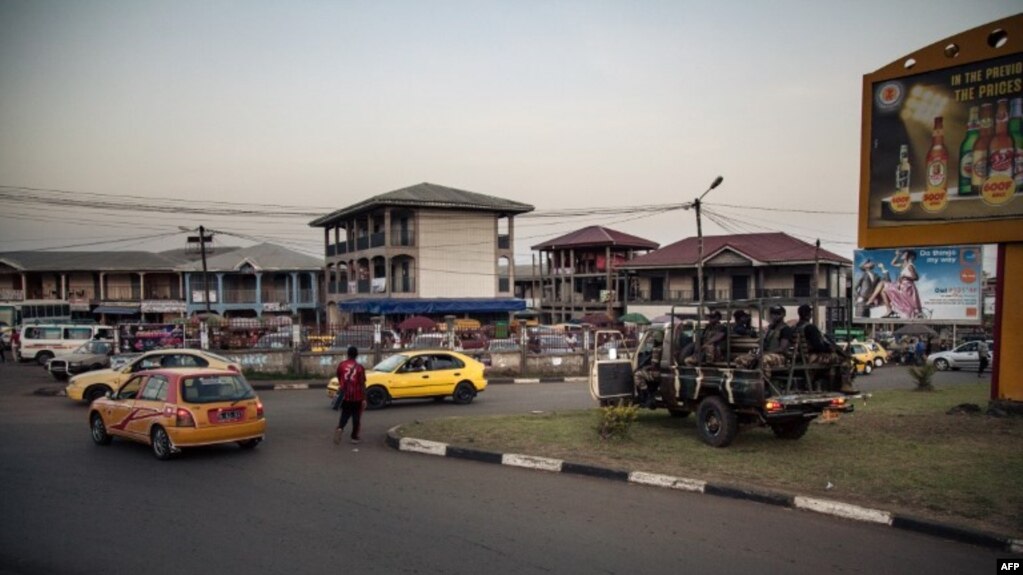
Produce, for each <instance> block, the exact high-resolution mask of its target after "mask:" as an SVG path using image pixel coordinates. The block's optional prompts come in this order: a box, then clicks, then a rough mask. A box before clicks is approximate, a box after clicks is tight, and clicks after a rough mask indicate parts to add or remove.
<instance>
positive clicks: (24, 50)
mask: <svg viewBox="0 0 1023 575" xmlns="http://www.w3.org/2000/svg"><path fill="white" fill-rule="evenodd" d="M1021 6H1023V3H1020V2H1019V1H1017V0H999V1H995V0H971V1H969V2H963V1H961V0H960V1H947V0H905V1H899V0H896V1H892V0H887V1H876V0H864V1H860V2H839V1H830V2H820V1H813V0H779V1H772V2H754V1H732V2H712V1H708V2H698V1H685V0H675V1H665V2H660V1H628V2H626V1H618V2H602V1H595V0H588V1H579V2H565V1H560V2H533V1H506V2H488V1H464V2H463V1H434V2H429V1H408V2H406V1H366V2H355V1H342V0H335V1H329V2H327V1H322V2H321V1H288V2H284V1H274V2H271V1H259V0H246V1H225V0H212V1H202V2H199V1H191V0H182V1H175V2H154V1H148V0H124V1H113V0H111V1H95V0H93V1H90V0H82V1H79V2H61V1H47V0H33V1H27V0H26V1H16V0H0V202H2V203H0V251H13V250H33V249H57V248H60V249H91V250H121V249H150V250H159V249H170V248H175V247H183V246H184V244H185V236H186V235H187V234H185V233H182V232H181V229H180V228H182V227H184V228H194V227H197V226H199V225H204V226H206V227H207V228H212V229H215V230H217V231H218V234H217V238H216V241H217V242H218V243H219V244H223V245H249V244H251V243H254V242H257V241H271V242H274V243H279V244H281V245H285V246H287V247H291V248H293V249H298V250H301V251H304V252H306V253H310V254H313V255H322V253H323V247H322V246H323V232H322V230H321V229H319V228H310V227H308V222H309V221H311V220H312V219H314V217H315V215H321V214H325V213H328V212H330V211H333V210H335V209H338V208H341V207H345V206H348V205H351V204H354V203H356V202H359V201H361V200H363V199H366V198H368V197H371V196H374V195H377V194H382V193H385V192H389V191H392V190H396V189H399V188H404V187H407V186H411V185H415V184H418V183H421V182H431V183H434V184H439V185H444V186H450V187H454V188H460V189H464V190H469V191H474V192H479V193H483V194H488V195H493V196H497V197H502V198H507V199H511V200H515V201H519V202H525V203H528V204H531V205H533V206H535V207H536V211H537V214H542V213H544V212H555V213H556V212H558V211H559V210H570V209H586V208H621V212H620V213H610V214H606V213H605V214H602V215H600V216H599V217H598V216H592V215H591V216H571V217H570V216H565V217H560V218H540V217H530V216H520V217H519V218H517V219H516V223H515V232H516V253H517V259H519V260H520V261H528V260H529V257H530V256H529V254H530V251H529V247H530V246H531V245H535V244H538V243H541V242H543V241H545V240H547V239H551V238H554V237H557V236H559V235H562V234H565V233H568V232H570V231H573V230H575V229H579V228H581V227H584V226H587V225H595V224H596V225H605V226H608V227H611V228H613V229H617V230H620V231H623V232H626V233H630V234H634V235H638V236H640V237H643V238H646V239H649V240H653V241H655V242H658V243H660V244H661V245H667V244H669V243H672V242H675V241H678V240H681V239H683V238H685V237H689V236H693V235H695V233H696V229H695V228H696V222H695V217H694V214H693V212H692V211H684V210H678V209H676V210H669V209H664V210H659V211H657V212H655V213H653V214H652V215H651V213H650V212H638V213H637V212H634V211H630V210H632V209H634V208H635V207H636V206H639V205H669V204H681V203H683V202H687V201H690V200H692V199H694V198H695V197H697V196H699V195H700V194H702V193H703V192H704V191H705V190H706V189H707V187H708V186H709V184H710V182H711V181H713V180H714V178H715V177H717V176H718V175H720V176H722V177H723V178H724V181H723V183H722V185H721V186H720V187H718V188H717V189H715V190H714V191H713V192H711V193H710V194H709V195H708V196H707V197H706V198H705V204H704V208H705V209H704V212H705V214H706V215H707V217H705V218H704V221H703V224H704V225H703V231H704V234H705V235H714V234H723V233H733V232H763V231H784V232H787V233H789V234H791V235H794V236H796V237H799V238H801V239H805V240H807V241H810V242H812V241H813V240H814V239H816V238H820V239H821V241H822V245H823V246H824V247H825V248H827V249H829V250H831V251H833V252H836V253H838V254H840V255H843V256H846V257H850V258H851V256H852V252H853V250H854V249H855V248H856V222H857V220H856V215H855V214H856V210H857V198H858V193H859V191H858V190H859V170H860V165H859V164H860V121H861V105H862V103H861V90H862V78H863V76H864V75H865V74H868V73H870V72H872V71H874V70H876V69H878V68H881V67H883V66H885V65H886V64H888V63H890V62H893V61H896V60H899V59H901V58H902V57H904V56H906V55H908V54H910V53H912V52H913V51H915V50H918V49H920V48H923V47H925V46H927V45H929V44H931V43H933V42H937V41H939V40H942V39H944V38H947V37H949V36H952V35H955V34H957V33H959V32H962V31H965V30H967V29H970V28H973V27H975V26H978V25H981V24H985V23H987V22H991V21H993V20H996V19H999V18H1004V17H1006V16H1011V15H1013V14H1015V13H1017V12H1019V11H1020V8H1021ZM25 189H30V190H34V191H32V192H31V193H29V192H28V191H26V190H25ZM97 201H101V202H102V204H101V205H95V202H97ZM213 202H220V203H217V204H214V203H213ZM156 205H158V206H162V207H163V209H162V211H143V209H144V208H147V207H152V206H156ZM217 206H219V207H227V208H228V211H231V210H243V209H244V210H245V211H246V212H247V213H245V214H244V215H241V214H235V215H230V216H214V215H208V214H205V213H203V212H204V211H206V209H207V208H210V207H217ZM168 207H169V208H170V209H168ZM175 207H180V208H189V209H190V210H191V211H190V212H188V213H181V212H178V211H177V210H176V209H175ZM756 208H771V209H772V210H776V211H768V210H763V209H756ZM792 210H809V211H812V212H814V213H811V214H808V213H806V212H796V211H792ZM818 212H819V213H818ZM308 214H314V215H308ZM989 252H991V253H988V254H986V259H990V258H991V257H993V250H989ZM986 267H987V266H986Z"/></svg>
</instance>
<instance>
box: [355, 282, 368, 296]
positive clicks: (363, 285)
mask: <svg viewBox="0 0 1023 575" xmlns="http://www.w3.org/2000/svg"><path fill="white" fill-rule="evenodd" d="M369 288H370V281H369V280H359V281H358V283H357V289H358V291H359V293H369Z"/></svg>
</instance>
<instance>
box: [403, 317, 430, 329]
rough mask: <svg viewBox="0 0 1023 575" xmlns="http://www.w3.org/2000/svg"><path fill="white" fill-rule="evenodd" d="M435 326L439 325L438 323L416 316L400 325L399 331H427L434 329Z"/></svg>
mask: <svg viewBox="0 0 1023 575" xmlns="http://www.w3.org/2000/svg"><path fill="white" fill-rule="evenodd" d="M435 325H437V324H436V322H434V321H433V320H432V319H430V318H428V317H426V316H421V315H414V316H411V317H408V318H406V319H405V321H403V322H401V323H399V324H398V329H400V330H401V331H417V330H420V329H423V330H427V329H433V327H434V326H435Z"/></svg>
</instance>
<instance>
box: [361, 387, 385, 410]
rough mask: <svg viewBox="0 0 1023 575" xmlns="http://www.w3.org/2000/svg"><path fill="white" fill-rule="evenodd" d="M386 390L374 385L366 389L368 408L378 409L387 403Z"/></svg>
mask: <svg viewBox="0 0 1023 575" xmlns="http://www.w3.org/2000/svg"><path fill="white" fill-rule="evenodd" d="M387 399H388V397H387V390H386V389H384V388H382V387H380V386H379V385H374V386H373V387H371V388H369V389H367V390H366V407H367V408H368V409H380V408H381V407H383V406H385V405H387Z"/></svg>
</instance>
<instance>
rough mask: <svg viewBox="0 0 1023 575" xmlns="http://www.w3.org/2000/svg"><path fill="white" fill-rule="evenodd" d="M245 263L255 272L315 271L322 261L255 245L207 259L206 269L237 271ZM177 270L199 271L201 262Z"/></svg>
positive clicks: (191, 263) (273, 246) (283, 249)
mask: <svg viewBox="0 0 1023 575" xmlns="http://www.w3.org/2000/svg"><path fill="white" fill-rule="evenodd" d="M246 263H248V264H250V265H252V267H253V268H255V270H256V271H303V270H304V271H316V270H319V269H322V268H323V260H322V259H319V258H314V257H312V256H307V255H305V254H303V253H299V252H296V251H294V250H289V249H288V248H285V247H281V246H278V245H276V244H257V245H254V246H249V247H247V248H239V249H236V250H233V251H231V252H228V253H225V254H217V255H214V256H212V257H207V258H206V269H208V270H209V271H218V272H230V271H237V270H238V269H239V268H241V267H242V266H243V265H245V264H246ZM178 269H180V270H181V271H201V270H202V262H201V261H194V262H189V263H187V264H184V265H182V266H180V267H179V268H178Z"/></svg>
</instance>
